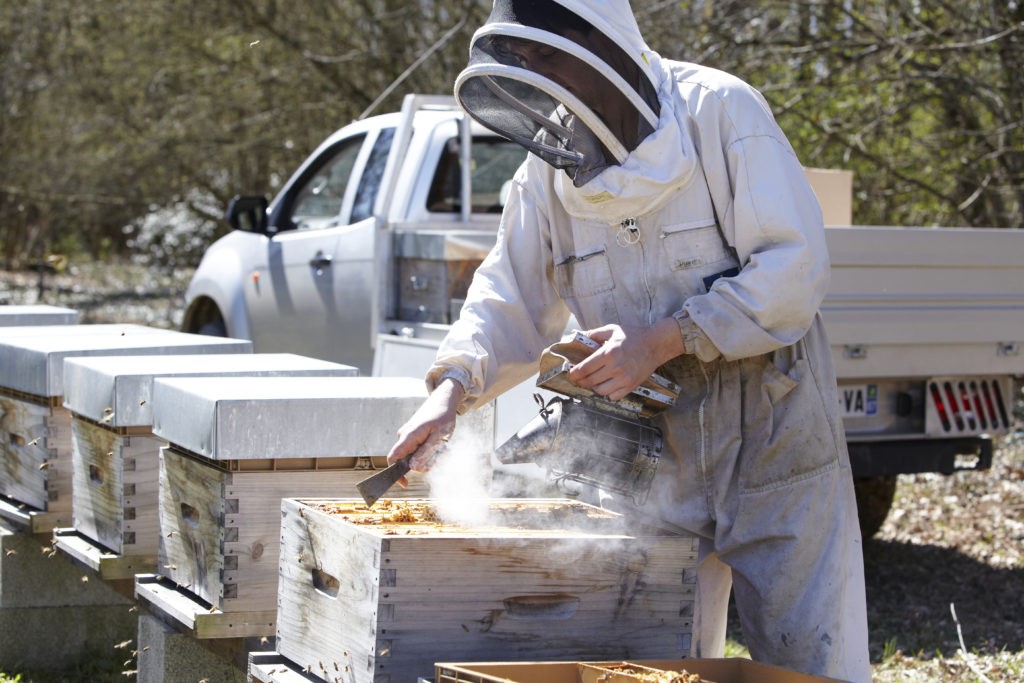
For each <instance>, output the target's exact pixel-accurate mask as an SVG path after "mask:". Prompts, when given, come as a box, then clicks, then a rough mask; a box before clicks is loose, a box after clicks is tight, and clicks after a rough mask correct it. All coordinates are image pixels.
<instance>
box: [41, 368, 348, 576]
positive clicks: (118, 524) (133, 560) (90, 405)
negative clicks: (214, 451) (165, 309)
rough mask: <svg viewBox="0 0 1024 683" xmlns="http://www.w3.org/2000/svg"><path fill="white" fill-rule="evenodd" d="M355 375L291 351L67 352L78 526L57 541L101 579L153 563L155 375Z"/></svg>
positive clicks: (156, 540)
mask: <svg viewBox="0 0 1024 683" xmlns="http://www.w3.org/2000/svg"><path fill="white" fill-rule="evenodd" d="M357 374H358V370H357V369H356V368H354V367H351V366H347V365H339V364H337V363H329V362H327V361H321V360H316V359H312V358H305V357H302V356H297V355H293V354H251V353H245V354H218V355H198V354H189V355H174V356H163V357H161V358H159V359H154V358H152V357H149V356H99V357H85V358H69V359H67V360H65V362H64V387H65V395H64V406H65V407H66V408H67V409H68V410H69V411H70V412H71V414H72V422H71V428H72V429H71V431H72V469H73V473H74V474H73V485H72V517H73V528H71V529H59V530H57V532H56V536H57V545H58V547H60V548H61V549H62V550H65V551H67V552H69V553H71V554H73V555H76V556H77V557H79V558H80V559H82V560H83V562H85V563H86V564H88V565H89V566H91V567H93V568H94V569H96V570H98V571H100V574H101V576H103V577H104V578H131V577H132V576H134V574H136V573H140V572H141V571H150V572H152V571H154V570H155V568H156V556H157V550H158V545H159V538H158V531H157V530H158V515H157V510H158V504H157V502H158V496H157V491H158V486H157V484H158V480H159V479H158V472H159V453H160V449H161V448H162V447H163V446H166V445H167V442H166V441H164V440H163V439H161V438H158V437H157V436H155V435H154V434H153V432H152V425H153V401H152V385H153V380H154V379H155V378H157V377H202V376H216V377H241V376H251V377H312V376H325V377H352V376H355V375H357ZM89 546H93V547H91V548H90V547H89Z"/></svg>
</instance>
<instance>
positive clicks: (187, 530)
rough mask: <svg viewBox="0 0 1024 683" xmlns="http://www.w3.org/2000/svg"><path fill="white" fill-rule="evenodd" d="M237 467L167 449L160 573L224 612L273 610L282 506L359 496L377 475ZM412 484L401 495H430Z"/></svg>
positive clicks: (163, 463) (163, 464) (162, 462)
mask: <svg viewBox="0 0 1024 683" xmlns="http://www.w3.org/2000/svg"><path fill="white" fill-rule="evenodd" d="M312 462H313V463H315V462H316V459H314V460H313V461H312ZM231 464H232V463H217V462H213V461H210V460H207V459H205V458H201V457H197V456H194V455H191V454H186V453H182V452H180V451H178V450H176V449H175V448H173V447H167V448H164V449H163V450H162V451H161V455H160V476H159V481H160V495H159V498H160V510H159V520H160V530H159V534H158V535H159V546H160V547H159V553H158V560H157V573H158V574H160V575H162V576H165V577H167V578H168V579H170V580H171V581H173V582H174V583H176V584H177V585H179V586H180V587H182V588H184V589H186V590H188V591H190V592H192V593H194V594H195V595H196V596H197V597H198V598H200V599H202V600H203V601H205V602H207V603H209V604H210V605H212V606H215V607H217V608H218V609H220V610H223V611H224V612H225V613H248V612H266V611H274V610H276V608H277V597H276V596H277V584H278V564H279V563H278V560H279V555H280V545H281V541H280V528H281V525H280V521H281V500H282V499H283V498H289V497H310V498H315V497H329V496H337V495H344V494H346V493H351V494H355V493H356V488H355V485H356V483H357V482H359V481H360V480H362V479H363V478H365V477H367V476H369V474H370V473H371V472H372V471H371V470H352V469H340V470H325V469H314V470H309V469H305V470H304V469H292V466H291V465H290V464H289V461H288V460H281V461H277V464H278V465H279V466H280V469H266V470H263V471H248V470H246V471H233V470H231V469H230V466H231ZM412 482H413V485H412V486H410V487H409V488H408V489H401V490H396V492H395V493H396V494H397V495H400V496H401V495H406V496H423V495H425V494H426V487H425V485H424V483H423V480H422V479H421V478H418V477H413V478H412ZM263 635H273V630H272V629H271V631H270V633H267V634H263Z"/></svg>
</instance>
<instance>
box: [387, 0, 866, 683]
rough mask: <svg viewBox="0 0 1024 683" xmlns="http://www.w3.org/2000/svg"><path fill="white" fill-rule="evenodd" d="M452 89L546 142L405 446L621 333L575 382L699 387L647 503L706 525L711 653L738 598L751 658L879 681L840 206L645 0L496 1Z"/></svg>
mask: <svg viewBox="0 0 1024 683" xmlns="http://www.w3.org/2000/svg"><path fill="white" fill-rule="evenodd" d="M455 94H456V97H457V98H458V101H459V102H460V104H461V105H462V107H463V108H465V110H466V111H467V112H468V113H469V114H470V115H471V116H472V117H473V118H474V119H476V120H477V121H479V122H480V123H482V124H483V125H484V126H487V127H488V128H490V129H491V130H494V131H495V132H497V133H500V134H501V135H504V136H506V137H508V138H510V139H512V140H514V141H515V142H517V143H519V144H521V145H523V146H524V147H526V148H527V149H528V150H529V151H530V154H529V155H528V156H527V159H526V161H525V162H524V164H523V165H522V167H521V168H520V169H519V170H518V172H517V173H516V175H515V178H514V180H513V183H512V187H511V190H510V192H509V196H508V200H507V204H506V206H505V211H504V215H503V217H502V222H501V227H500V230H499V234H498V241H497V244H496V245H495V247H494V249H493V250H492V251H491V253H490V254H489V256H488V257H487V258H486V259H485V261H484V262H483V264H482V265H481V267H480V268H479V270H478V271H477V273H476V276H475V277H474V279H473V283H472V285H471V287H470V289H469V294H468V297H467V300H466V304H465V306H464V308H463V309H462V312H461V314H460V318H459V320H458V322H456V323H455V324H454V325H453V326H452V328H451V331H450V332H449V334H448V335H447V337H446V338H445V340H444V342H443V343H442V344H441V347H440V349H439V351H438V354H437V358H436V361H435V363H434V365H433V367H432V368H431V369H430V371H429V375H428V377H427V385H428V388H429V389H430V391H431V393H430V396H429V398H428V399H427V400H426V401H425V402H424V404H423V405H422V406H421V408H420V409H419V410H418V411H417V413H416V415H415V416H414V417H413V418H411V419H410V421H409V422H408V423H407V424H406V425H404V426H403V427H402V429H401V430H400V432H399V436H398V441H397V443H396V444H395V446H394V448H393V449H392V451H391V453H390V454H389V460H390V461H392V462H393V461H395V460H398V459H401V458H405V457H412V458H413V460H412V466H413V468H414V469H426V468H428V467H429V465H430V457H429V456H430V454H431V453H432V452H433V451H434V450H435V449H436V447H437V445H438V443H439V442H440V441H442V440H444V439H447V437H448V435H449V434H451V432H452V430H453V429H454V425H455V419H456V414H457V413H462V412H464V411H466V410H469V409H472V408H474V407H476V406H480V405H483V404H485V403H487V402H489V401H491V400H492V399H494V398H495V397H496V396H498V395H499V394H500V393H501V392H503V391H505V390H507V389H509V388H511V387H513V386H515V385H517V384H519V383H520V382H522V381H524V380H526V379H527V378H529V377H530V376H531V375H532V374H533V373H535V372H536V371H537V363H538V359H539V356H540V353H541V351H542V350H543V349H544V348H545V347H547V346H548V345H550V344H551V343H553V342H554V341H557V340H558V339H559V338H560V336H561V334H562V332H563V331H564V329H565V326H566V324H567V321H568V320H569V314H570V313H572V314H574V315H575V317H576V320H577V321H578V322H579V323H580V324H581V325H582V326H583V327H584V329H585V331H586V333H587V334H588V335H589V336H590V337H592V338H593V339H595V340H597V341H599V342H602V346H601V348H600V349H599V350H598V351H597V352H595V353H594V354H593V355H592V356H591V357H589V358H588V359H587V360H585V361H584V362H582V363H581V364H579V365H578V366H577V367H576V368H575V369H574V370H573V371H572V373H571V375H570V378H571V379H572V380H573V381H574V382H576V383H577V384H579V385H580V386H583V387H586V388H590V389H594V390H595V391H597V392H598V393H600V394H602V395H605V396H607V397H609V398H611V399H613V400H618V399H620V398H622V397H624V396H625V395H626V394H627V393H628V392H630V391H631V390H632V389H634V388H636V387H637V386H639V384H640V383H641V382H642V381H643V380H644V379H646V378H647V377H649V376H650V375H651V373H652V372H654V371H655V370H658V371H659V372H663V373H664V374H667V375H670V376H671V377H672V378H673V379H675V380H676V381H677V382H678V383H679V384H680V385H681V387H682V391H681V393H680V399H679V401H678V402H677V404H676V405H675V406H674V407H673V409H672V410H671V411H669V412H668V413H666V414H663V415H662V416H661V417H660V418H659V419H660V424H659V425H658V426H659V427H660V428H661V430H662V432H663V435H664V443H665V453H664V454H663V458H662V462H661V463H660V465H659V470H658V475H657V477H656V479H655V485H654V487H655V488H654V491H653V492H652V495H651V496H650V498H649V499H648V501H647V503H646V504H645V505H644V506H643V508H642V510H640V511H639V513H640V514H647V515H655V516H657V517H658V519H659V520H660V522H661V523H662V524H663V525H668V526H669V527H670V528H675V529H678V530H679V531H681V532H686V533H692V534H696V535H698V536H699V537H700V539H701V550H700V557H699V564H698V571H697V608H696V618H695V624H694V639H693V648H692V655H693V656H698V657H720V656H722V653H723V649H724V643H725V625H726V607H727V602H728V596H729V590H730V588H732V589H733V590H734V591H735V597H736V606H737V609H738V613H739V617H740V620H741V623H742V628H743V638H744V640H745V642H746V645H747V646H748V648H749V650H750V653H751V655H752V657H753V658H754V659H755V660H758V661H761V662H767V663H773V664H777V665H780V666H784V667H787V668H791V669H794V670H798V671H803V672H807V673H812V674H818V675H826V676H832V677H836V678H840V679H845V680H850V681H869V680H870V668H869V661H868V646H867V619H866V609H865V595H864V578H863V560H862V552H861V539H860V532H859V529H858V523H857V511H856V503H855V499H854V493H853V480H852V477H851V473H850V465H849V459H848V455H847V451H846V444H845V440H844V434H843V427H842V424H841V421H840V418H839V416H838V414H837V412H838V399H837V395H836V380H835V375H834V370H833V367H832V359H831V355H830V351H829V345H828V343H827V340H826V338H825V334H824V330H823V327H822V322H821V319H820V317H819V315H818V307H819V305H820V303H821V301H822V298H823V296H824V294H825V290H826V285H827V283H828V277H829V263H828V255H827V253H826V245H825V237H824V230H823V227H822V217H821V209H820V207H819V205H818V202H817V201H816V199H815V196H814V194H813V192H812V190H811V188H810V186H809V185H808V183H807V180H806V177H805V175H804V171H803V169H802V167H801V165H800V162H799V160H798V159H797V157H796V155H795V154H794V152H793V149H792V148H791V146H790V144H789V142H788V141H787V139H786V137H785V135H784V134H783V133H782V131H781V130H780V129H779V127H778V125H777V124H776V122H775V120H774V118H773V116H772V114H771V112H770V111H769V109H768V106H767V104H766V102H765V101H764V99H763V98H762V97H761V95H760V94H759V93H758V92H757V91H756V90H754V89H753V88H751V87H750V86H749V85H747V84H745V83H743V82H742V81H740V80H738V79H737V78H735V77H733V76H730V75H728V74H725V73H722V72H720V71H716V70H714V69H710V68H706V67H702V66H698V65H695V64H689V63H683V62H676V61H669V60H667V59H664V58H662V57H660V56H659V55H658V54H656V53H655V52H653V51H652V50H651V49H650V48H649V47H648V46H647V45H646V43H645V41H644V39H643V37H642V36H641V34H640V31H639V28H638V26H637V23H636V20H635V18H634V16H633V13H632V10H631V8H630V6H629V3H628V0H611V1H609V0H602V1H600V2H597V1H590V2H572V1H570V0H495V2H494V7H493V10H492V12H491V15H490V17H489V19H488V21H487V23H486V24H485V25H484V26H483V27H482V28H480V29H479V30H478V31H477V32H476V34H475V35H474V36H473V41H472V45H471V50H470V62H469V65H468V67H467V68H466V69H465V70H464V71H463V72H462V73H461V74H460V75H459V76H458V79H457V80H456V83H455Z"/></svg>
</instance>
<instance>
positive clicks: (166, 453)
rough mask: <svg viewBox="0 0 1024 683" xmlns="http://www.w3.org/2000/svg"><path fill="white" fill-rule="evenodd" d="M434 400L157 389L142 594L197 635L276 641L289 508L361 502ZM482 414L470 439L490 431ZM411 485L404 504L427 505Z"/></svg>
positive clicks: (264, 382)
mask: <svg viewBox="0 0 1024 683" xmlns="http://www.w3.org/2000/svg"><path fill="white" fill-rule="evenodd" d="M425 397H426V390H425V388H424V385H423V382H422V380H419V379H413V378H381V377H375V378H369V377H342V378H323V377H304V378H282V377H263V378H253V377H236V378H182V379H179V378H158V379H156V380H155V381H154V385H153V422H154V429H153V431H154V434H156V435H157V436H158V437H160V438H162V439H165V440H166V441H167V442H168V443H169V446H167V447H165V448H164V449H162V451H161V455H160V472H159V511H158V516H159V549H158V561H157V571H156V575H155V576H149V577H138V578H137V581H136V594H137V595H138V596H139V597H140V598H142V599H144V600H146V601H147V602H149V603H150V605H151V606H153V607H154V608H155V609H158V610H162V611H164V612H166V613H168V614H171V615H172V616H174V617H175V618H176V619H177V620H178V622H179V623H180V624H181V625H182V626H183V627H184V628H185V629H187V630H190V631H191V632H193V633H194V635H195V636H196V637H200V638H225V637H245V636H272V635H273V634H274V623H275V615H276V609H277V601H276V592H277V579H278V576H277V575H278V553H279V547H280V518H281V513H280V510H281V499H282V498H286V497H295V496H312V497H323V496H337V495H345V494H346V493H350V494H351V495H357V494H356V488H355V485H356V483H357V482H358V481H360V480H361V479H363V478H365V477H366V476H368V475H369V474H371V473H372V471H373V470H374V469H380V468H383V467H385V466H386V463H387V457H386V455H387V453H388V451H389V450H390V448H391V446H392V445H393V443H394V441H395V438H396V432H397V430H398V428H399V427H400V426H401V425H402V423H404V422H405V421H406V420H407V419H409V417H411V416H412V414H413V413H414V412H415V410H416V409H417V408H419V406H420V404H421V403H422V401H423V399H424V398H425ZM475 413H479V415H477V416H476V420H477V421H474V420H472V419H470V420H465V421H463V424H460V430H463V429H465V430H474V431H477V430H485V431H486V430H487V429H489V428H490V427H489V423H490V422H493V416H492V415H490V414H489V413H490V411H489V410H488V409H484V410H481V411H475ZM458 436H459V434H458V432H457V434H456V438H458ZM488 437H489V435H488ZM454 441H455V439H453V442H454ZM409 479H410V486H409V488H407V489H399V490H397V491H395V494H396V495H406V496H412V495H416V496H424V495H427V493H428V489H427V486H426V482H425V480H424V479H423V478H422V477H420V476H413V475H411V476H410V478H409ZM189 601H190V604H191V607H188V608H185V607H183V605H185V604H186V603H188V602H189Z"/></svg>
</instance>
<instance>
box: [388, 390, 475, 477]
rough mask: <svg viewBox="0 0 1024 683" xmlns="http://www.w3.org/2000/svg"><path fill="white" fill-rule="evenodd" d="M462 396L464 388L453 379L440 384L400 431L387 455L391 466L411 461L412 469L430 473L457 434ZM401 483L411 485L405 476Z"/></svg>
mask: <svg viewBox="0 0 1024 683" xmlns="http://www.w3.org/2000/svg"><path fill="white" fill-rule="evenodd" d="M462 394H463V388H462V385H461V384H459V383H458V382H456V381H455V380H453V379H450V378H449V379H445V380H443V381H442V382H441V383H440V384H438V385H437V386H436V387H435V388H434V390H433V391H432V392H431V393H430V395H429V396H428V397H427V399H426V400H425V401H424V402H423V404H422V405H420V407H419V408H418V409H417V410H416V412H415V413H413V416H412V417H411V418H409V420H408V421H406V423H405V424H403V425H402V426H401V427H399V428H398V441H397V442H396V443H395V445H394V446H392V447H391V451H390V452H389V453H388V464H389V465H392V464H394V463H396V462H398V461H399V460H401V459H403V458H410V460H409V466H410V468H411V469H412V470H415V471H417V472H425V471H427V470H429V469H430V467H431V465H433V462H434V455H435V454H436V453H437V452H438V450H439V449H440V447H441V446H442V445H444V444H445V443H446V442H447V441H448V439H449V438H451V435H452V432H453V431H455V419H456V416H457V409H458V407H459V404H460V403H462ZM398 483H399V484H400V485H401V486H407V485H408V482H407V481H406V479H405V477H402V478H401V479H400V480H399V481H398Z"/></svg>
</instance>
